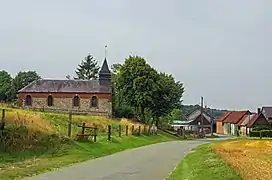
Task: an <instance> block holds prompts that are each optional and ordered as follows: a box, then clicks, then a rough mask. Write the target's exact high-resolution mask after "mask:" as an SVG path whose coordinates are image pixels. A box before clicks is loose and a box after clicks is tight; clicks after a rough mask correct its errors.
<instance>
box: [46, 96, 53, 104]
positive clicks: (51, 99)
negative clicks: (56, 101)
mask: <svg viewBox="0 0 272 180" xmlns="http://www.w3.org/2000/svg"><path fill="white" fill-rule="evenodd" d="M47 106H53V96H51V95H49V96H48V97H47Z"/></svg>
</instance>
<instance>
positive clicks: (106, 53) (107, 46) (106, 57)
mask: <svg viewBox="0 0 272 180" xmlns="http://www.w3.org/2000/svg"><path fill="white" fill-rule="evenodd" d="M107 47H108V45H106V46H105V59H106V58H107Z"/></svg>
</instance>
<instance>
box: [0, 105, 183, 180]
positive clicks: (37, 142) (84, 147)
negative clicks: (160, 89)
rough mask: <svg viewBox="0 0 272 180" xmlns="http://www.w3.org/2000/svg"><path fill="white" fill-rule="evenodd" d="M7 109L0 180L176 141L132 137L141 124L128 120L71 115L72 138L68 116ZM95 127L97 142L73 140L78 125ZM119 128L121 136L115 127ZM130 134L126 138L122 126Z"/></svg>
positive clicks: (161, 135)
mask: <svg viewBox="0 0 272 180" xmlns="http://www.w3.org/2000/svg"><path fill="white" fill-rule="evenodd" d="M5 109H6V118H5V120H6V123H5V124H6V126H5V131H4V132H0V179H1V178H2V179H5V180H12V179H22V178H23V177H26V176H32V175H35V174H39V173H42V172H46V171H51V170H54V169H56V168H60V167H64V166H68V165H71V164H74V163H78V162H82V161H85V160H88V159H93V158H97V157H101V156H106V155H109V154H112V153H116V152H119V151H123V150H125V149H131V148H135V147H139V146H144V145H149V144H153V143H159V142H165V141H172V140H177V139H178V138H177V137H174V136H171V135H169V134H167V133H164V132H160V133H159V134H158V135H156V136H155V135H154V136H153V135H149V136H147V135H140V136H134V135H131V127H132V125H134V127H135V130H137V128H139V126H141V129H142V130H143V129H144V128H143V127H144V126H143V124H140V123H137V122H133V121H130V120H128V119H107V118H105V117H94V116H83V115H73V117H72V121H73V125H72V138H68V137H67V126H68V114H59V113H47V112H37V111H28V110H21V109H12V108H5ZM83 122H86V124H87V126H97V127H98V136H97V142H96V143H94V142H91V141H85V142H83V141H76V140H75V135H76V134H77V133H79V132H80V131H81V129H80V128H79V127H77V125H79V124H81V123H83ZM119 124H120V125H121V126H122V129H123V131H122V137H121V138H119V137H118V132H117V128H118V126H119ZM108 125H111V126H112V139H111V141H110V142H109V141H108V140H107V127H108ZM126 125H128V126H129V135H128V136H125V132H124V130H125V128H124V127H125V126H126Z"/></svg>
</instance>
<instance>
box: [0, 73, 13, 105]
mask: <svg viewBox="0 0 272 180" xmlns="http://www.w3.org/2000/svg"><path fill="white" fill-rule="evenodd" d="M11 82H12V77H11V75H10V74H9V73H8V72H6V71H4V70H2V71H0V101H6V100H7V98H8V93H9V92H10V90H11Z"/></svg>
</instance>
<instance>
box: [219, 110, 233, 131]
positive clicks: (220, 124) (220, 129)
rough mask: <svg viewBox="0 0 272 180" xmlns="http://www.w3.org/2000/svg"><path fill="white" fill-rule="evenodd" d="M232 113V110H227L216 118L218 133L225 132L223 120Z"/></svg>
mask: <svg viewBox="0 0 272 180" xmlns="http://www.w3.org/2000/svg"><path fill="white" fill-rule="evenodd" d="M230 114H231V112H225V113H224V114H222V115H221V116H219V117H218V119H217V120H216V133H217V134H224V128H223V121H224V120H225V119H226V118H227V117H228V116H229V115H230Z"/></svg>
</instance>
